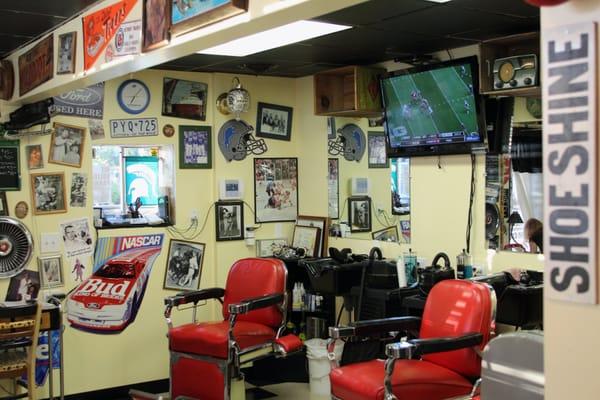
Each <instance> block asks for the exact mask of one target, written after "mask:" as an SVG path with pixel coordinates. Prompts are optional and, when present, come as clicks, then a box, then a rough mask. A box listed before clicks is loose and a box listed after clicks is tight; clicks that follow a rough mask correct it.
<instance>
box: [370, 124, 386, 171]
mask: <svg viewBox="0 0 600 400" xmlns="http://www.w3.org/2000/svg"><path fill="white" fill-rule="evenodd" d="M367 144H368V148H367V151H368V155H369V168H389V167H390V160H389V159H388V158H387V154H386V152H385V133H383V132H369V133H368V135H367Z"/></svg>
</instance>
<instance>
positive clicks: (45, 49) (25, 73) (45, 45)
mask: <svg viewBox="0 0 600 400" xmlns="http://www.w3.org/2000/svg"><path fill="white" fill-rule="evenodd" d="M53 76H54V35H53V34H51V35H49V36H47V37H46V38H45V39H42V40H40V41H39V42H38V43H37V44H36V45H35V46H33V47H32V48H31V49H30V50H29V51H27V52H26V53H24V54H22V55H20V56H19V96H23V95H24V94H25V93H27V92H29V91H30V90H32V89H35V88H36V87H38V86H40V85H41V84H42V83H44V82H46V81H48V80H50V79H52V77H53Z"/></svg>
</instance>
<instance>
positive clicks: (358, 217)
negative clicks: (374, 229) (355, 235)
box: [348, 196, 371, 232]
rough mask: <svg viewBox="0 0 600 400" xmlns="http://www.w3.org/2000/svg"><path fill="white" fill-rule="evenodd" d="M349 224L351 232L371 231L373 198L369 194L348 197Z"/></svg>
mask: <svg viewBox="0 0 600 400" xmlns="http://www.w3.org/2000/svg"><path fill="white" fill-rule="evenodd" d="M348 225H350V232H369V231H371V198H370V197H367V196H360V197H358V196H357V197H349V198H348Z"/></svg>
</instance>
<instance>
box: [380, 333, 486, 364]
mask: <svg viewBox="0 0 600 400" xmlns="http://www.w3.org/2000/svg"><path fill="white" fill-rule="evenodd" d="M482 341H483V335H482V334H481V333H468V334H466V335H463V336H458V337H443V338H430V339H412V340H408V341H406V342H397V343H391V344H388V345H387V346H386V347H385V354H386V355H387V356H388V358H392V359H411V358H419V357H421V356H422V355H424V354H429V353H442V352H445V351H453V350H460V349H464V348H468V347H474V346H478V345H480V344H481V342H482Z"/></svg>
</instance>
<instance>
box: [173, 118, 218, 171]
mask: <svg viewBox="0 0 600 400" xmlns="http://www.w3.org/2000/svg"><path fill="white" fill-rule="evenodd" d="M211 129H212V128H211V127H210V126H196V125H180V126H179V168H181V169H188V168H204V169H210V168H212V154H211V149H212V145H211Z"/></svg>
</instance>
